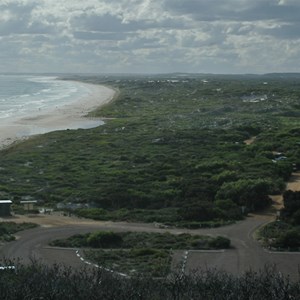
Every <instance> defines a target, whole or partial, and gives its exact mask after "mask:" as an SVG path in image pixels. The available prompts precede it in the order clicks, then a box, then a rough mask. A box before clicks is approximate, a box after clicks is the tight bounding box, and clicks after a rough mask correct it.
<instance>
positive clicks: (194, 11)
mask: <svg viewBox="0 0 300 300" xmlns="http://www.w3.org/2000/svg"><path fill="white" fill-rule="evenodd" d="M164 6H165V8H166V9H167V10H171V11H173V12H175V13H177V14H188V15H189V16H191V17H192V18H194V19H195V20H202V21H216V20H231V21H257V20H280V21H286V20H289V21H290V20H295V21H296V20H298V19H299V13H300V4H298V3H296V2H295V3H292V4H282V5H280V1H274V0H252V1H245V0H240V1H238V0H228V1H226V2H225V1H224V0H210V1H206V0H185V1H182V0H165V1H164Z"/></svg>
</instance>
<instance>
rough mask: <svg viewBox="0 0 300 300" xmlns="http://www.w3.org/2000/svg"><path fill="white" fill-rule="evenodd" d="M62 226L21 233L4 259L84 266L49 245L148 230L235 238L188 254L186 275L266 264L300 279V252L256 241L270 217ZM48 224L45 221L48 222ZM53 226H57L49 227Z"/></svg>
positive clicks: (2, 253) (0, 250)
mask: <svg viewBox="0 0 300 300" xmlns="http://www.w3.org/2000/svg"><path fill="white" fill-rule="evenodd" d="M60 218H61V221H60V223H57V224H58V225H55V226H53V225H43V226H42V227H38V228H35V229H31V230H27V231H23V232H21V233H19V235H18V239H17V240H16V241H14V242H10V243H8V244H6V245H4V246H2V247H0V258H1V257H6V258H11V259H13V258H21V260H22V261H23V262H24V263H28V262H30V260H31V259H32V258H35V259H39V260H41V261H42V262H44V263H47V264H53V263H63V264H65V265H69V266H72V267H81V266H82V261H81V260H80V259H79V258H78V257H77V255H76V253H75V250H71V249H57V248H51V247H49V246H48V243H49V242H50V241H51V240H54V239H58V238H64V237H68V236H71V235H73V234H76V233H87V232H91V231H96V230H114V231H148V232H165V231H169V232H171V233H175V234H178V233H185V232H186V233H191V234H209V235H223V236H226V237H228V238H230V239H231V241H232V249H229V250H225V251H224V252H194V251H191V252H189V253H188V258H187V262H186V268H185V271H186V272H190V271H192V270H193V269H196V268H202V269H203V268H204V269H206V268H220V269H222V270H225V271H229V272H232V273H234V274H242V273H243V272H245V271H247V270H249V269H251V270H259V269H262V268H264V266H265V265H266V264H268V265H276V268H277V270H278V271H280V272H282V273H283V274H286V275H289V276H290V277H291V278H292V279H294V280H295V279H299V276H298V268H299V266H300V254H298V253H271V252H268V251H266V250H264V249H263V248H261V246H260V245H259V244H258V242H257V241H256V240H254V239H253V234H254V232H255V230H256V229H257V228H258V227H260V226H262V225H263V224H264V223H266V222H267V221H269V220H270V216H261V217H257V216H255V217H249V218H247V219H246V220H244V221H241V222H239V223H237V224H233V225H229V226H225V227H221V228H214V229H198V230H186V229H182V230H181V229H160V228H157V227H156V226H155V225H154V224H134V223H126V222H118V223H114V222H94V221H93V222H89V221H85V220H78V219H77V221H76V220H75V221H74V222H73V224H69V223H70V222H67V223H68V224H67V225H63V224H64V218H65V217H60ZM44 223H45V220H44ZM49 226H53V227H49ZM180 258H181V255H178V254H177V255H176V259H177V262H176V261H175V262H174V264H176V263H178V264H179V263H181V259H180Z"/></svg>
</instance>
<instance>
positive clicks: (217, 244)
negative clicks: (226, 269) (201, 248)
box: [208, 236, 230, 249]
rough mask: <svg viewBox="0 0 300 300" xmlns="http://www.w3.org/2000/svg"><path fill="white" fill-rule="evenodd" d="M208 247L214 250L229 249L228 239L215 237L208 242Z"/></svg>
mask: <svg viewBox="0 0 300 300" xmlns="http://www.w3.org/2000/svg"><path fill="white" fill-rule="evenodd" d="M208 245H209V247H210V248H214V249H228V248H229V247H230V239H228V238H226V237H223V236H217V237H216V238H213V239H212V240H210V241H209V242H208Z"/></svg>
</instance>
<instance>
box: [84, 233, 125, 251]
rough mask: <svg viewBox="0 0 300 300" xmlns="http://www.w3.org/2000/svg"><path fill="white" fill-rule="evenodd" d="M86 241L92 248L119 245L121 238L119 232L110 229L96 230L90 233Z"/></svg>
mask: <svg viewBox="0 0 300 300" xmlns="http://www.w3.org/2000/svg"><path fill="white" fill-rule="evenodd" d="M87 242H88V245H89V246H91V247H94V248H115V247H120V246H121V244H122V242H123V239H122V237H121V236H120V235H119V234H117V233H114V232H111V231H97V232H94V233H91V234H90V236H89V237H88V239H87Z"/></svg>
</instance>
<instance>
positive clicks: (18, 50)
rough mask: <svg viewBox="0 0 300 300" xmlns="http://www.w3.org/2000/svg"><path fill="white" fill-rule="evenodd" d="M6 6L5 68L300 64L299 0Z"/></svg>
mask: <svg viewBox="0 0 300 300" xmlns="http://www.w3.org/2000/svg"><path fill="white" fill-rule="evenodd" d="M0 10H1V15H0V39H1V44H0V60H1V66H2V68H3V70H4V71H5V69H7V70H12V69H15V70H17V69H19V68H20V66H23V67H24V68H28V70H29V69H30V68H31V69H32V70H35V71H37V70H40V71H41V72H46V71H53V72H55V70H57V71H62V72H65V71H70V72H77V71H82V72H101V71H103V72H104V71H105V72H107V71H115V72H130V71H134V72H147V71H148V72H167V71H190V72H219V73H227V72H229V73H232V72H241V73H244V72H273V71H274V70H287V69H289V70H291V71H297V70H298V69H299V67H300V62H299V61H298V57H299V54H300V53H299V49H300V47H299V46H300V45H299V39H300V28H299V27H300V26H299V24H300V23H299V21H298V19H299V15H300V2H299V1H298V0H252V1H249V0H227V1H224V0H210V1H207V0H160V1H159V0H151V1H150V0H85V1H82V0H64V1H53V0H2V1H1V2H0ZM278 57H280V59H278ZM274 62H276V64H275V63H274Z"/></svg>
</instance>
